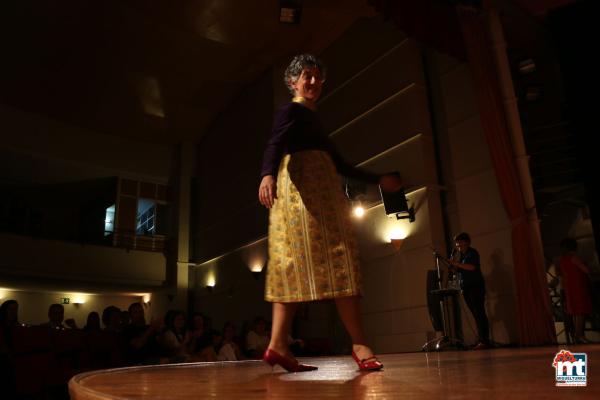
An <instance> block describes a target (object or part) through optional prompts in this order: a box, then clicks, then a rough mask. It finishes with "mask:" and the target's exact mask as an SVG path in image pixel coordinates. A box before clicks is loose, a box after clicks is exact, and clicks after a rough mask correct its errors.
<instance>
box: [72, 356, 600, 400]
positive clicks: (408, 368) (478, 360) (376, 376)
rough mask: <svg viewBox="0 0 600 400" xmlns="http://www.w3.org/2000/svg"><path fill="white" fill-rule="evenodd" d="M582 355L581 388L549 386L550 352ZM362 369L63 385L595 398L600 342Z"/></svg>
mask: <svg viewBox="0 0 600 400" xmlns="http://www.w3.org/2000/svg"><path fill="white" fill-rule="evenodd" d="M562 349H569V350H570V351H571V352H573V353H586V354H587V360H588V367H589V368H588V375H587V387H556V386H555V371H554V368H553V367H552V361H553V359H554V355H555V353H556V352H557V351H559V350H562ZM380 359H381V361H382V362H383V363H384V365H385V368H384V370H383V371H380V372H371V373H361V372H358V371H357V370H356V364H354V362H353V361H352V359H351V358H350V357H322V358H312V359H311V358H309V359H303V360H304V361H306V362H309V363H313V364H315V365H318V366H319V370H317V371H313V372H302V373H295V374H294V373H291V374H290V373H285V372H284V371H283V370H282V369H280V368H279V367H276V368H275V369H274V370H273V371H272V370H271V367H269V366H267V365H266V364H264V363H262V362H261V361H242V362H220V363H190V364H170V365H162V366H148V367H132V368H121V369H113V370H104V371H94V372H89V373H85V374H80V375H77V376H75V377H74V378H73V379H72V380H71V381H70V383H69V390H70V393H71V398H72V399H74V400H90V399H94V400H96V399H113V400H114V399H203V398H213V399H219V400H221V399H303V400H307V399H334V398H339V399H442V398H449V399H486V400H490V399H511V400H513V399H528V400H532V399H552V398H556V399H558V398H560V399H566V398H577V399H584V398H589V399H592V398H593V399H600V345H579V346H571V347H562V346H552V347H532V348H510V349H495V350H482V351H442V352H439V353H437V352H430V353H404V354H387V355H382V356H381V357H380Z"/></svg>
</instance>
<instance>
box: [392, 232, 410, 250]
mask: <svg viewBox="0 0 600 400" xmlns="http://www.w3.org/2000/svg"><path fill="white" fill-rule="evenodd" d="M407 236H408V235H407V233H406V231H405V230H404V229H402V228H395V229H393V230H392V231H391V232H390V234H389V241H390V243H391V244H392V246H394V248H395V249H396V250H400V247H402V243H404V239H406V237H407Z"/></svg>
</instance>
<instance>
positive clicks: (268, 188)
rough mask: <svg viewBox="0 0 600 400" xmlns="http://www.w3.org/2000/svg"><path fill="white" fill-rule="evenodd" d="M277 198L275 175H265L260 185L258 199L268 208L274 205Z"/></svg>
mask: <svg viewBox="0 0 600 400" xmlns="http://www.w3.org/2000/svg"><path fill="white" fill-rule="evenodd" d="M276 198H277V182H276V181H275V178H273V175H265V176H263V178H262V181H261V182H260V186H259V187H258V200H259V201H260V204H262V205H263V206H265V207H267V208H271V207H273V204H274V203H275V199H276Z"/></svg>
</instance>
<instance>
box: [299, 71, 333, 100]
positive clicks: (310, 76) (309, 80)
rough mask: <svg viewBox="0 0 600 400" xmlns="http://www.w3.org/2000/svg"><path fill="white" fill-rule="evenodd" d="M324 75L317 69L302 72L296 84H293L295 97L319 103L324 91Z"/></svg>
mask: <svg viewBox="0 0 600 400" xmlns="http://www.w3.org/2000/svg"><path fill="white" fill-rule="evenodd" d="M324 81H325V80H324V79H323V75H322V74H321V71H319V69H318V68H317V67H307V68H304V69H303V70H302V73H301V74H300V77H298V79H297V80H296V82H292V83H291V85H292V88H293V89H294V95H295V96H296V97H304V98H305V99H306V100H310V101H317V99H318V98H319V96H320V95H321V90H322V89H323V82H324Z"/></svg>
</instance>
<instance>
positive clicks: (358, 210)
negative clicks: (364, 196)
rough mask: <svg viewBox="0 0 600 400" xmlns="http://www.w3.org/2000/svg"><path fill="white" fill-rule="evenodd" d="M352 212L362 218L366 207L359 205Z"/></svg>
mask: <svg viewBox="0 0 600 400" xmlns="http://www.w3.org/2000/svg"><path fill="white" fill-rule="evenodd" d="M352 213H353V214H354V216H355V217H358V218H361V217H363V216H364V215H365V209H364V208H363V207H362V206H360V205H358V206H356V207H354V209H353V210H352Z"/></svg>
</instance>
